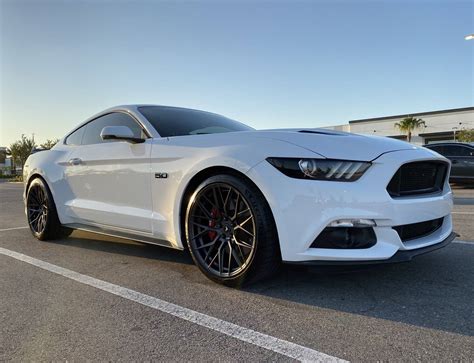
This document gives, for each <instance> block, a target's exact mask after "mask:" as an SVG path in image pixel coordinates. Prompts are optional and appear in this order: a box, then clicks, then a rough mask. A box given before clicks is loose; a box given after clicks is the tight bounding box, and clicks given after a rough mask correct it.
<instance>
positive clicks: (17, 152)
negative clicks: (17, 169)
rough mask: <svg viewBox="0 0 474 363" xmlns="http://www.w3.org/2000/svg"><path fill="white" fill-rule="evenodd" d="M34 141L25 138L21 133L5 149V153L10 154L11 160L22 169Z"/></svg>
mask: <svg viewBox="0 0 474 363" xmlns="http://www.w3.org/2000/svg"><path fill="white" fill-rule="evenodd" d="M35 146H36V145H35V141H34V140H33V139H32V138H31V139H29V138H27V137H26V136H25V135H21V139H20V140H18V141H15V142H14V143H13V144H11V145H10V147H9V148H8V149H7V154H8V155H11V157H12V161H13V163H14V164H15V165H20V166H21V170H22V171H23V166H24V165H25V161H26V159H28V156H30V154H31V151H32V150H33V149H34V148H35Z"/></svg>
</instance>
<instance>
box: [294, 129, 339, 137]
mask: <svg viewBox="0 0 474 363" xmlns="http://www.w3.org/2000/svg"><path fill="white" fill-rule="evenodd" d="M298 132H301V133H302V134H318V135H332V136H344V134H343V133H337V132H332V131H323V130H299V131H298Z"/></svg>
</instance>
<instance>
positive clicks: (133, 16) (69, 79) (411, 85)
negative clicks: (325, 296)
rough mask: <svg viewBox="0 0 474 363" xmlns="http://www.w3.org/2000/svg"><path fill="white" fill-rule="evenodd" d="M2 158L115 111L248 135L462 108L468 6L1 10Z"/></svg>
mask: <svg viewBox="0 0 474 363" xmlns="http://www.w3.org/2000/svg"><path fill="white" fill-rule="evenodd" d="M0 23H1V25H0V42H1V44H0V52H1V58H0V60H1V64H0V77H1V79H0V84H1V87H0V92H1V94H0V108H1V109H0V146H8V145H10V144H11V143H12V142H13V141H15V140H17V139H19V138H20V137H21V134H25V135H31V134H33V133H34V135H35V140H36V141H38V142H42V141H44V140H46V139H48V138H59V137H62V136H63V135H64V134H65V133H66V132H68V131H69V130H71V129H72V128H74V126H75V125H77V124H79V123H80V122H82V121H84V120H85V119H87V118H88V117H90V116H92V115H93V114H95V113H97V112H100V111H102V110H103V109H106V108H108V107H111V106H115V105H120V104H134V103H151V104H161V105H172V106H181V107H190V108H196V109H202V110H207V111H212V112H216V113H220V114H223V115H225V116H228V117H230V118H234V119H237V120H240V121H242V122H245V123H247V124H249V125H251V126H253V127H255V128H257V129H264V128H279V127H319V126H328V125H335V124H344V123H347V122H348V121H349V120H353V119H360V118H368V117H379V116H388V115H394V114H404V113H415V112H424V111H432V110H440V109H447V108H458V107H468V106H473V105H474V73H473V67H474V40H471V41H466V40H464V36H465V35H467V34H470V33H474V1H435V0H432V1H429V0H413V1H401V0H392V1H389V0H386V1H357V0H355V1H349V0H346V1H338V0H333V1H306V2H302V1H243V0H242V1H226V0H221V1H166V2H165V1H104V0H102V1H101V0H96V1H85V0H79V1H50V0H36V1H22V0H14V1H13V0H0Z"/></svg>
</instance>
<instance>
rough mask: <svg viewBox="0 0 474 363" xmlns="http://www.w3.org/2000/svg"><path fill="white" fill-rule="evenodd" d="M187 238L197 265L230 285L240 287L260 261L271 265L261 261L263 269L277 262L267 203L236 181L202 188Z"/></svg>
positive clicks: (213, 181)
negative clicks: (262, 258) (263, 258)
mask: <svg viewBox="0 0 474 363" xmlns="http://www.w3.org/2000/svg"><path fill="white" fill-rule="evenodd" d="M265 222H266V225H263V224H264V223H265ZM186 234H187V235H186V237H187V242H188V246H189V249H190V251H191V254H192V256H193V259H194V261H195V262H196V264H197V265H198V266H199V267H200V269H201V270H202V271H203V272H204V273H205V274H206V275H207V276H208V277H209V278H211V279H212V280H214V281H217V282H220V283H224V284H226V285H230V286H240V285H241V284H242V283H243V282H244V279H246V276H247V275H248V273H249V272H251V270H257V269H256V268H255V267H256V260H257V259H258V258H257V256H260V255H262V256H260V257H266V258H265V259H266V260H268V261H267V262H266V263H265V262H264V261H260V262H264V263H263V266H262V267H263V268H266V267H267V266H266V265H267V264H268V263H269V261H270V262H271V263H273V264H274V263H277V261H279V249H278V245H277V238H276V233H275V228H274V223H273V218H272V216H271V213H270V212H269V207H268V205H267V204H266V201H265V200H264V198H263V196H262V195H261V193H260V192H259V191H258V190H257V189H256V188H255V187H254V186H250V185H249V184H247V183H245V182H244V181H243V180H240V178H237V177H234V176H230V175H223V176H217V177H212V178H210V179H208V180H206V181H205V182H204V183H203V184H201V185H200V186H199V187H198V189H197V191H196V192H195V193H194V195H193V196H192V197H191V199H190V203H189V205H188V210H187V213H186ZM265 245H270V246H271V247H272V248H263V247H264V246H265ZM267 247H268V246H267ZM263 255H268V256H263ZM269 273H271V271H266V272H261V273H260V274H259V276H258V277H259V278H260V277H264V276H266V275H268V274H269ZM254 277H255V276H254Z"/></svg>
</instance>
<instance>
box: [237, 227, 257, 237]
mask: <svg viewBox="0 0 474 363" xmlns="http://www.w3.org/2000/svg"><path fill="white" fill-rule="evenodd" d="M234 229H238V230H240V231H243V232H245V233H247V234H248V235H249V236H252V237H255V235H254V234H253V233H252V232H250V231H247V230H246V229H245V228H244V227H241V226H236V227H235V228H234Z"/></svg>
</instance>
